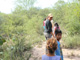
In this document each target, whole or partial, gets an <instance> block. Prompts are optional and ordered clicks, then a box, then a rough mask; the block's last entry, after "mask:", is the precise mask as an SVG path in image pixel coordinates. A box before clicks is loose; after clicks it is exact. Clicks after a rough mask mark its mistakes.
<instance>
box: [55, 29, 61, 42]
mask: <svg viewBox="0 0 80 60" xmlns="http://www.w3.org/2000/svg"><path fill="white" fill-rule="evenodd" d="M55 36H56V38H57V40H58V41H59V40H60V39H61V38H62V31H61V30H60V29H57V30H56V31H55Z"/></svg>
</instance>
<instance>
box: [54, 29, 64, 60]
mask: <svg viewBox="0 0 80 60" xmlns="http://www.w3.org/2000/svg"><path fill="white" fill-rule="evenodd" d="M55 37H56V39H57V44H58V48H57V50H56V51H55V54H56V55H58V56H61V60H63V54H62V49H61V47H60V39H61V38H62V31H61V30H60V29H57V30H56V31H55Z"/></svg>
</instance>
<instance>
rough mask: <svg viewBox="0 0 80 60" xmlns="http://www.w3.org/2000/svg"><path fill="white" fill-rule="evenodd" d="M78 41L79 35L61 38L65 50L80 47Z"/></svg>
mask: <svg viewBox="0 0 80 60" xmlns="http://www.w3.org/2000/svg"><path fill="white" fill-rule="evenodd" d="M79 39H80V35H74V36H70V35H67V36H65V37H63V39H62V40H63V43H62V45H63V46H64V47H65V48H77V47H79V46H80V40H79Z"/></svg>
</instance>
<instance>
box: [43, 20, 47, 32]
mask: <svg viewBox="0 0 80 60" xmlns="http://www.w3.org/2000/svg"><path fill="white" fill-rule="evenodd" d="M45 23H46V18H45V19H44V21H43V28H44V30H45Z"/></svg>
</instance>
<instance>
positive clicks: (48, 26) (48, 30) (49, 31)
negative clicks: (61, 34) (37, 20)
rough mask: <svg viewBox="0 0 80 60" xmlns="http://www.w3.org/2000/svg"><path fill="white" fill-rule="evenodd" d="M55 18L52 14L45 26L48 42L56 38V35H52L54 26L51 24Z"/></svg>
mask: <svg viewBox="0 0 80 60" xmlns="http://www.w3.org/2000/svg"><path fill="white" fill-rule="evenodd" d="M52 18H53V16H52V14H50V15H48V19H47V20H46V24H45V31H44V35H45V37H46V40H48V39H50V38H51V37H52V36H53V37H54V34H53V33H52V24H51V22H50V21H51V20H52Z"/></svg>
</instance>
